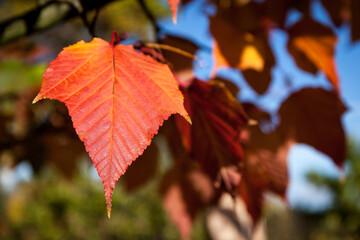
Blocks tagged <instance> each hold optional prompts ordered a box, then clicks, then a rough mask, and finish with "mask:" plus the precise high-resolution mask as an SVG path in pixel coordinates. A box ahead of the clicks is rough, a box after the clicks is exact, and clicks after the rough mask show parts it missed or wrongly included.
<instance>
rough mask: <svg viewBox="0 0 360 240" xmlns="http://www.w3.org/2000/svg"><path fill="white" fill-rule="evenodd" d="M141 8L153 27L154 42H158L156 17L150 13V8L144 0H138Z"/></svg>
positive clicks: (158, 29) (158, 28)
mask: <svg viewBox="0 0 360 240" xmlns="http://www.w3.org/2000/svg"><path fill="white" fill-rule="evenodd" d="M138 2H139V4H140V6H141V9H142V10H143V12H144V13H145V15H146V17H147V18H148V19H149V20H150V22H151V24H152V25H153V27H154V31H155V34H156V42H159V40H160V39H159V33H160V30H161V29H160V26H159V25H158V23H157V21H156V18H155V17H154V15H153V14H152V13H151V11H150V9H149V8H148V6H147V5H146V3H145V1H144V0H138Z"/></svg>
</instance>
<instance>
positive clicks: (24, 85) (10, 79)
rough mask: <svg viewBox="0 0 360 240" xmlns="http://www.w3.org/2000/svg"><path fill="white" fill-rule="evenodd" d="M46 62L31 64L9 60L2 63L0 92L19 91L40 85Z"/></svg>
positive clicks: (0, 65) (0, 67)
mask: <svg viewBox="0 0 360 240" xmlns="http://www.w3.org/2000/svg"><path fill="white" fill-rule="evenodd" d="M45 68H46V66H45V65H44V64H39V65H33V66H29V65H26V64H24V63H22V62H20V61H16V60H8V61H3V62H1V63H0V79H1V83H0V86H1V88H0V94H7V93H19V92H21V91H23V90H26V89H29V87H32V86H35V85H39V84H40V83H41V76H42V74H43V72H44V71H45Z"/></svg>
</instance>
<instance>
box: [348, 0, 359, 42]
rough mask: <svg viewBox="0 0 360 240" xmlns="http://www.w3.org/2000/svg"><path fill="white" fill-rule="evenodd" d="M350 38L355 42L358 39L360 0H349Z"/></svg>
mask: <svg viewBox="0 0 360 240" xmlns="http://www.w3.org/2000/svg"><path fill="white" fill-rule="evenodd" d="M350 11H351V39H352V40H353V41H354V42H355V41H357V40H359V39H360V15H359V11H360V1H358V0H351V2H350Z"/></svg>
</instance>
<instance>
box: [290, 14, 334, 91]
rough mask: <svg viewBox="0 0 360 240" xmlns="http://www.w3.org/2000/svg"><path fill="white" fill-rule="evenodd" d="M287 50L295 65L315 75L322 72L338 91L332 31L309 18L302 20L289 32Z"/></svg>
mask: <svg viewBox="0 0 360 240" xmlns="http://www.w3.org/2000/svg"><path fill="white" fill-rule="evenodd" d="M288 33H289V41H288V45H287V47H288V50H289V53H290V54H291V55H292V56H293V58H294V60H295V62H296V64H297V65H298V66H299V67H300V68H301V69H303V70H304V71H307V72H310V73H313V74H315V73H316V72H317V70H318V69H319V70H322V71H323V72H324V73H325V75H326V76H327V78H328V79H329V81H330V82H331V84H332V85H333V86H334V88H335V89H336V90H337V91H339V80H338V76H337V73H336V67H335V61H334V53H335V44H336V41H337V38H336V36H335V34H334V33H333V31H332V30H331V29H330V28H328V27H325V26H324V25H322V24H320V23H319V22H316V21H314V20H312V19H310V18H303V19H301V20H300V21H298V22H297V23H295V24H294V25H293V26H292V27H291V28H290V29H289V30H288Z"/></svg>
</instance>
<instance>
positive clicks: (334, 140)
mask: <svg viewBox="0 0 360 240" xmlns="http://www.w3.org/2000/svg"><path fill="white" fill-rule="evenodd" d="M345 111H346V107H345V106H344V104H343V103H342V101H341V100H340V99H339V97H338V96H337V94H336V93H335V92H329V91H327V90H325V89H322V88H305V89H302V90H299V91H297V92H294V93H292V94H291V96H290V97H289V98H288V99H286V100H285V101H284V102H283V103H282V105H281V107H280V109H279V116H280V120H281V122H280V126H279V132H280V134H281V135H282V136H283V137H284V138H287V139H294V140H295V141H296V142H299V143H305V144H308V145H310V146H312V147H314V148H315V149H317V150H319V151H320V152H323V153H325V154H326V155H328V156H329V157H330V158H331V159H332V160H333V161H334V162H335V163H336V164H337V165H338V166H342V164H343V163H344V161H345V153H346V142H345V133H344V129H343V126H342V123H341V117H342V114H343V113H344V112H345Z"/></svg>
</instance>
